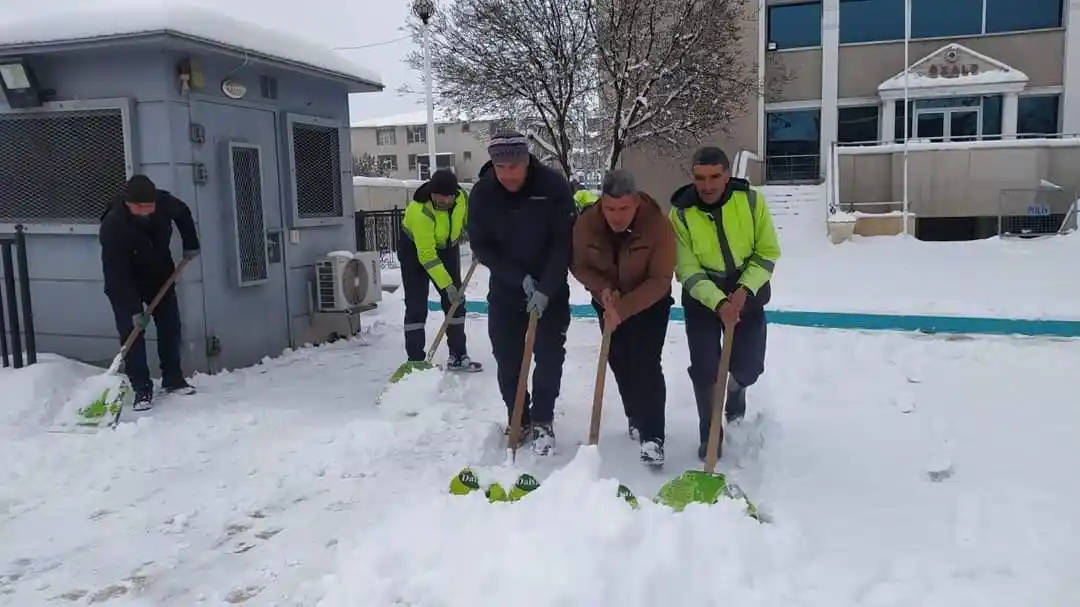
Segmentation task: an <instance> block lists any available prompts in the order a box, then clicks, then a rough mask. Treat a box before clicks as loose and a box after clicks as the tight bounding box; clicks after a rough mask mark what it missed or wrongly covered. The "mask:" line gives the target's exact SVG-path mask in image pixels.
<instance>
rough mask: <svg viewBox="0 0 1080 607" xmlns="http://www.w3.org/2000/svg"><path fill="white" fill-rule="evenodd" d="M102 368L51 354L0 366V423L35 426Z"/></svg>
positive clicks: (48, 417)
mask: <svg viewBox="0 0 1080 607" xmlns="http://www.w3.org/2000/svg"><path fill="white" fill-rule="evenodd" d="M104 371H105V370H104V369H101V368H99V367H94V366H92V365H87V364H84V363H81V362H78V361H74V360H70V359H67V358H63V357H61V356H56V355H53V354H39V355H38V362H37V363H36V364H33V365H30V366H28V367H24V368H22V369H11V368H6V369H3V368H0V394H2V395H3V396H2V397H0V427H4V426H9V427H30V428H37V427H39V426H40V425H41V424H44V423H48V422H49V421H50V420H52V419H54V418H55V417H56V416H57V415H58V414H59V412H60V410H61V409H62V408H63V407H64V406H65V403H66V402H68V401H69V400H71V399H72V397H73V396H74V397H78V396H80V395H77V394H76V392H78V390H79V388H81V387H83V385H84V383H85V381H86V380H87V379H89V378H93V377H95V376H99V375H101V374H102V373H103V372H104Z"/></svg>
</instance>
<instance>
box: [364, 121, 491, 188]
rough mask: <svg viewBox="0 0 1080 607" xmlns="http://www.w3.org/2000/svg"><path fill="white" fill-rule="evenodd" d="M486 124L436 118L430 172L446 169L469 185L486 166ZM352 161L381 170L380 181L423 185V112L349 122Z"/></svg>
mask: <svg viewBox="0 0 1080 607" xmlns="http://www.w3.org/2000/svg"><path fill="white" fill-rule="evenodd" d="M492 123H497V121H494V120H491V119H478V120H472V121H467V120H463V119H461V118H457V117H450V116H447V115H445V114H440V113H437V114H436V120H435V137H436V139H435V142H436V146H437V147H436V149H435V166H436V168H437V169H441V168H450V169H452V170H453V171H454V173H455V174H457V176H458V178H459V179H461V180H462V181H474V180H475V179H476V177H477V175H478V173H479V172H480V167H482V166H483V165H484V163H485V162H487V159H488V156H487V140H488V137H489V129H490V128H491V125H492ZM351 126H352V129H351V130H352V137H351V138H352V153H353V157H354V158H359V157H361V156H363V155H364V154H370V155H371V156H372V157H374V159H375V161H376V162H377V163H378V164H379V165H380V166H383V167H387V172H388V174H387V175H385V176H386V177H391V178H394V179H426V178H427V176H428V174H429V173H428V168H429V167H430V162H429V160H428V145H427V112H426V111H425V110H419V111H415V112H411V113H408V114H398V115H394V116H385V117H381V118H372V119H366V120H359V121H353V122H352V124H351Z"/></svg>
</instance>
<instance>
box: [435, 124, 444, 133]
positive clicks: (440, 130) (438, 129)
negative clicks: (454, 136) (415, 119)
mask: <svg viewBox="0 0 1080 607" xmlns="http://www.w3.org/2000/svg"><path fill="white" fill-rule="evenodd" d="M435 132H436V133H438V134H440V135H445V134H446V125H443V124H440V125H439V126H437V127H435Z"/></svg>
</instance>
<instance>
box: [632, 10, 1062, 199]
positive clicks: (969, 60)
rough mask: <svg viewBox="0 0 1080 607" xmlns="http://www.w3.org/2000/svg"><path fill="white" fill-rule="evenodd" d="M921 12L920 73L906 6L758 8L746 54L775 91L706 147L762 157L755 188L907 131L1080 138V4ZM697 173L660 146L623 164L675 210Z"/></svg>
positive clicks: (914, 19) (820, 169) (809, 172)
mask: <svg viewBox="0 0 1080 607" xmlns="http://www.w3.org/2000/svg"><path fill="white" fill-rule="evenodd" d="M908 1H910V3H911V39H910V45H909V59H910V63H909V65H908V66H905V63H904V44H903V40H904V30H905V19H904V13H905V11H904V6H905V0H759V1H758V2H752V3H751V5H752V6H751V7H750V8H749V10H748V12H747V14H746V27H745V29H744V32H745V36H744V39H743V50H744V56H745V57H746V60H747V62H748V64H751V65H752V66H753V69H755V70H757V71H758V74H759V76H760V77H761V78H762V80H764V81H766V82H771V83H773V86H771V87H769V88H770V90H769V91H768V92H767V94H766V95H764V96H762V97H760V98H757V99H751V100H749V103H748V111H747V112H746V114H745V115H744V116H743V117H742V118H741V119H739V120H737V121H736V122H735V123H734V124H731V125H728V126H729V127H730V130H731V135H730V136H727V137H721V136H720V135H719V134H718V135H717V136H716V137H715V138H712V139H709V138H706V141H711V142H714V143H719V144H720V145H722V147H724V148H725V149H726V150H727V151H728V153H729V155H730V156H732V157H733V158H734V156H735V154H736V153H737V152H738V151H739V150H743V149H745V150H750V151H752V152H755V153H756V154H757V155H758V156H760V157H761V159H762V160H763V163H761V165H758V166H756V167H755V168H754V171H753V175H752V176H753V177H754V178H755V180H756V181H758V182H762V181H767V182H773V183H780V182H814V181H820V180H821V179H822V178H823V177H824V176H825V173H826V169H827V167H826V165H827V162H826V160H827V159H828V157H829V154H830V150H831V149H832V147H833V145H834V143H839V144H841V145H845V146H846V145H855V144H861V143H865V144H871V145H872V144H877V143H881V142H898V141H899V142H902V141H903V133H904V123H905V120H907V124H908V128H909V133H910V137H912V138H913V139H917V140H920V141H936V142H945V143H948V142H961V141H979V140H993V139H1016V138H1025V137H1046V136H1051V137H1060V136H1061V135H1062V134H1065V135H1076V134H1080V2H1077V1H1076V0H1071V1H1069V0H908ZM1069 24H1072V27H1069ZM906 67H909V68H910V74H909V76H908V85H909V99H910V100H911V102H910V103H909V104H908V107H904V103H903V98H904V73H905V71H906V69H905V68H906ZM686 163H687V159H686V157H685V155H682V156H679V157H675V156H673V155H671V154H661V153H658V152H657V151H655V150H650V149H647V148H643V149H637V150H631V151H629V152H628V153H627V154H626V155H625V157H624V160H623V164H624V166H627V167H629V168H631V169H634V170H636V171H637V172H638V173H639V174H640V177H639V179H640V181H641V183H642V184H643V185H645V186H646V187H649V188H654V189H655V190H656V193H657V194H658V195H660V196H661V197H662V198H664V199H665V200H666V198H667V197H666V195H665V193H666V192H670V191H671V190H673V189H674V188H675V187H676V186H677V185H679V184H682V183H686V180H687V169H688V167H687V165H686Z"/></svg>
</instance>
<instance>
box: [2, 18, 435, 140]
mask: <svg viewBox="0 0 1080 607" xmlns="http://www.w3.org/2000/svg"><path fill="white" fill-rule="evenodd" d="M161 2H167V3H168V5H170V6H175V5H179V4H186V5H200V6H206V7H209V8H213V9H214V10H217V11H219V12H223V13H228V14H230V15H231V16H233V17H237V18H240V19H244V20H247V21H252V22H255V23H258V24H260V25H263V26H266V27H273V28H277V29H283V30H286V31H290V32H292V33H293V34H294V35H297V36H301V37H304V38H308V39H309V40H311V41H313V42H316V43H318V44H321V45H322V46H326V47H329V48H344V47H357V46H368V48H362V49H356V50H341V51H339V52H340V53H341V54H343V55H345V56H346V57H348V58H349V59H351V60H353V61H355V62H357V63H359V64H361V65H363V66H366V67H370V68H372V69H374V70H376V71H377V72H379V74H381V75H382V79H383V83H384V84H386V90H385V92H383V93H367V94H363V95H353V96H352V98H351V99H350V100H349V102H350V103H349V105H350V109H351V110H352V118H353V119H354V120H358V119H364V118H374V117H379V116H386V115H390V114H401V113H405V112H411V111H416V110H421V109H423V105H422V103H423V96H421V95H410V96H401V95H399V94H398V93H397V89H398V87H400V86H401V85H402V84H405V83H409V84H412V85H413V86H414V87H417V88H418V87H419V81H420V78H419V74H416V73H415V72H412V71H410V70H409V69H408V67H406V66H405V64H404V63H403V62H402V61H403V59H404V58H405V55H407V54H408V53H409V51H410V50H411V49H412V47H413V43H412V41H411V40H409V39H408V38H406V39H404V40H398V41H396V42H391V43H389V44H380V43H383V42H387V41H390V40H394V39H396V38H402V37H403V36H405V31H404V30H403V29H402V28H403V26H404V24H405V18H406V16H407V15H408V13H409V10H410V5H411V0H228V2H225V1H223V0H218V1H214V0H0V7H2V10H0V21H3V20H4V19H5V18H6V17H8V16H9V15H10V16H11V17H12V18H19V17H20V16H27V15H28V14H30V13H33V12H35V11H38V10H40V9H39V8H37V7H40V6H42V5H43V3H44V4H45V5H48V8H47V10H49V11H50V12H51V11H52V10H59V9H61V8H65V7H77V6H85V5H88V4H89V5H93V6H101V5H104V4H121V5H131V4H160V3H161ZM369 45H378V46H369Z"/></svg>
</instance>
